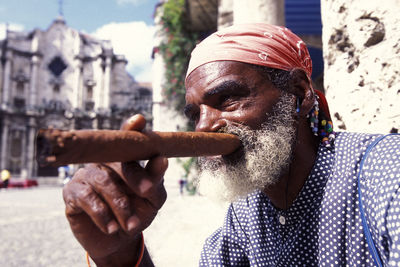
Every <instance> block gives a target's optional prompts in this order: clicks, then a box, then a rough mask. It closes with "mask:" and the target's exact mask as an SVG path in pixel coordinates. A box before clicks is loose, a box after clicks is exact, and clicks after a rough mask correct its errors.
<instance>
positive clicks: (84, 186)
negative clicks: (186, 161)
mask: <svg viewBox="0 0 400 267" xmlns="http://www.w3.org/2000/svg"><path fill="white" fill-rule="evenodd" d="M310 77H311V59H310V56H309V54H308V51H307V48H306V46H305V44H304V43H303V42H302V41H301V40H300V39H299V38H298V37H297V36H296V35H294V34H293V33H291V32H290V31H289V30H288V29H286V28H282V27H276V26H271V25H267V24H263V23H256V24H246V25H236V26H232V27H229V28H226V29H223V30H221V31H219V32H217V33H214V34H213V35H211V36H210V37H208V38H207V39H205V40H204V41H203V42H202V43H201V44H200V45H198V46H197V47H196V49H195V50H194V51H193V53H192V58H191V61H190V64H189V70H188V73H187V78H186V89H187V91H186V103H187V104H186V107H185V110H184V112H185V114H186V116H188V117H189V118H190V119H191V120H192V121H194V123H195V128H196V131H205V132H219V131H220V132H229V133H234V134H237V135H238V136H239V137H240V139H241V141H242V143H243V147H242V148H241V149H239V150H238V151H236V152H234V153H232V154H231V155H228V156H224V157H211V158H205V159H201V160H200V162H201V166H202V174H201V179H200V187H201V189H202V190H203V191H210V190H208V189H212V190H211V191H214V192H213V193H211V194H212V195H214V196H217V197H218V198H222V199H227V200H230V201H232V204H231V206H230V207H229V210H228V213H227V216H226V220H225V223H224V225H223V226H222V227H221V228H220V229H219V230H217V231H216V232H215V233H214V234H213V235H212V236H211V237H210V238H209V239H207V241H206V243H205V246H204V249H203V251H202V254H201V260H200V265H201V266H221V265H222V266H249V265H251V266H293V265H301V266H318V265H319V266H332V265H339V266H340V265H348V266H373V265H374V260H373V258H372V256H371V253H370V251H369V246H370V245H367V242H366V239H365V236H364V233H363V227H362V223H361V219H360V210H359V204H358V203H359V202H358V198H357V197H358V193H357V188H358V187H357V183H356V175H357V173H358V172H360V166H359V165H360V160H361V158H362V155H363V154H364V153H365V150H366V148H367V147H368V145H369V144H370V143H371V142H372V141H373V140H376V139H377V138H378V137H379V136H378V135H366V134H348V133H340V134H335V133H334V132H333V129H332V123H331V121H330V115H329V110H328V106H327V103H326V101H325V98H324V96H323V95H322V94H321V93H319V92H316V91H314V90H313V88H312V83H311V80H310ZM144 126H145V121H144V119H143V117H142V116H134V117H132V118H131V119H130V120H128V121H127V122H126V123H125V124H124V125H123V126H122V130H136V131H141V130H142V129H143V128H144ZM399 147H400V141H399V138H397V137H395V136H390V137H388V138H387V139H385V140H383V141H382V142H381V143H380V144H379V145H377V146H376V148H374V149H372V148H371V153H370V156H369V158H368V160H367V161H366V165H365V166H366V167H365V168H364V169H363V176H362V178H363V179H362V181H363V183H362V190H363V196H364V206H365V210H364V212H365V213H366V217H367V221H368V224H369V225H370V228H371V232H372V236H373V239H374V242H375V245H376V247H377V250H378V253H379V256H380V258H381V259H382V261H383V262H384V264H389V265H394V264H396V263H398V262H399V261H400V258H399V257H400V241H399V237H400V235H399V231H400V227H399V226H400V223H399V220H398V219H397V216H398V215H399V211H400V198H399V195H398V193H397V192H398V188H399V178H400V177H399V169H400V160H399V157H400V156H399V152H398V151H399ZM167 165H168V163H167V160H166V159H165V158H162V157H156V158H152V159H150V160H149V162H148V163H147V165H146V166H145V167H144V168H142V167H141V166H140V165H139V164H138V163H135V162H130V163H122V164H119V163H112V164H101V165H89V166H87V167H86V168H84V169H81V170H79V171H78V172H77V173H76V175H75V177H74V178H73V180H72V181H71V182H70V183H69V184H68V185H67V186H66V187H65V189H64V200H65V203H66V214H67V217H68V220H69V222H70V225H71V229H72V231H73V232H74V234H75V236H76V238H77V239H78V241H79V242H80V243H81V244H82V246H83V247H84V248H85V249H86V250H87V252H88V254H89V255H90V257H91V258H92V259H93V260H94V261H95V262H96V264H97V265H98V266H134V265H135V263H137V264H140V266H152V263H151V259H150V257H149V255H148V253H147V250H146V249H145V248H144V247H142V242H143V239H142V237H141V235H140V233H141V231H143V230H144V229H145V228H146V227H148V226H149V225H150V224H151V222H152V220H153V219H154V217H155V215H156V213H157V211H158V209H160V207H161V206H162V204H163V203H164V201H165V199H166V192H165V189H164V187H163V179H162V177H163V174H164V172H165V170H166V169H167ZM207 177H208V179H207ZM142 252H143V253H144V255H142ZM142 256H143V257H142Z"/></svg>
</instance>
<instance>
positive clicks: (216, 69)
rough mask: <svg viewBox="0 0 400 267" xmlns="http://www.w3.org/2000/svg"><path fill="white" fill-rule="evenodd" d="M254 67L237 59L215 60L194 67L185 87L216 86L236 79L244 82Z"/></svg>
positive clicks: (238, 81) (188, 88) (189, 88)
mask: <svg viewBox="0 0 400 267" xmlns="http://www.w3.org/2000/svg"><path fill="white" fill-rule="evenodd" d="M254 70H255V68H254V67H253V66H252V65H250V64H247V63H242V62H237V61H216V62H209V63H206V64H203V65H201V66H199V67H198V68H196V69H195V70H194V71H193V72H192V73H191V74H190V75H189V76H188V78H187V80H186V89H187V90H188V91H190V90H191V89H193V88H197V87H202V88H204V87H208V88H212V87H216V86H218V85H219V84H221V83H226V82H232V81H236V82H237V83H242V84H243V83H244V82H245V80H246V78H247V75H248V74H249V73H250V72H254Z"/></svg>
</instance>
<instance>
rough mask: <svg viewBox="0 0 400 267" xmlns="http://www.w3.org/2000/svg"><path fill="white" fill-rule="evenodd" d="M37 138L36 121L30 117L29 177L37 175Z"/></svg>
mask: <svg viewBox="0 0 400 267" xmlns="http://www.w3.org/2000/svg"><path fill="white" fill-rule="evenodd" d="M35 138H36V123H35V118H29V124H28V145H27V146H26V147H27V149H26V153H27V157H26V159H27V164H26V165H25V166H26V168H27V171H28V173H27V174H28V178H30V177H35V176H36V173H35V167H34V166H35V165H34V164H35Z"/></svg>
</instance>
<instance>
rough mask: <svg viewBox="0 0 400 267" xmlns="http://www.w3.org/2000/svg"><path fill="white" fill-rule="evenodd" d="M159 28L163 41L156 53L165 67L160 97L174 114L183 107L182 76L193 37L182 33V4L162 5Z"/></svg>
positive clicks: (175, 1)
mask: <svg viewBox="0 0 400 267" xmlns="http://www.w3.org/2000/svg"><path fill="white" fill-rule="evenodd" d="M162 12H163V14H162V16H161V25H162V28H163V31H164V33H165V34H166V36H167V37H166V39H165V41H164V42H163V43H161V45H160V52H161V54H162V56H163V58H164V62H165V64H166V77H165V78H166V79H165V83H164V85H163V90H164V91H163V93H164V96H165V97H166V99H167V100H168V101H169V102H170V104H172V105H173V107H174V108H175V110H177V111H179V112H181V111H182V108H183V107H184V105H185V74H186V71H187V67H188V63H189V59H190V53H191V52H192V50H193V49H194V47H195V45H196V43H197V34H196V33H193V32H189V31H187V30H186V29H185V27H184V25H185V12H186V11H185V0H169V1H167V2H166V3H165V4H164V5H163V10H162Z"/></svg>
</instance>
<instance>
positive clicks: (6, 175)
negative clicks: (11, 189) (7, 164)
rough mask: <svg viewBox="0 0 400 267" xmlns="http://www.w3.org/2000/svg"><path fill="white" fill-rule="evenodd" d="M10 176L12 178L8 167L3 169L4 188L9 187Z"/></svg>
mask: <svg viewBox="0 0 400 267" xmlns="http://www.w3.org/2000/svg"><path fill="white" fill-rule="evenodd" d="M10 178H11V173H10V172H9V171H8V170H7V169H4V170H2V171H1V180H2V181H3V187H4V188H8V184H9V182H10Z"/></svg>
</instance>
